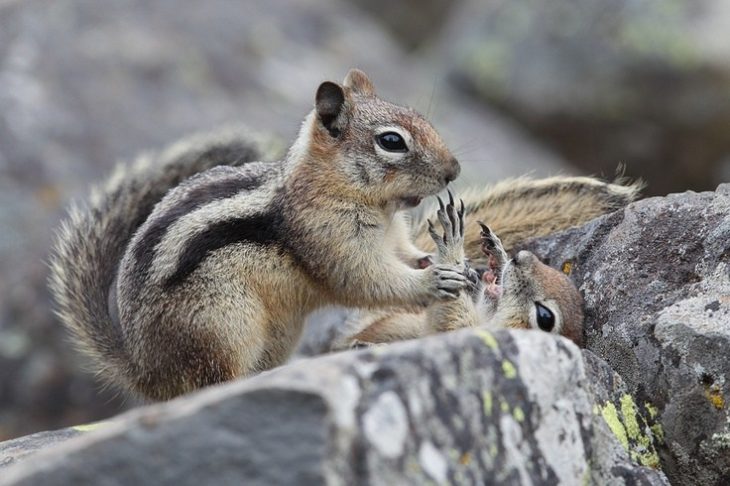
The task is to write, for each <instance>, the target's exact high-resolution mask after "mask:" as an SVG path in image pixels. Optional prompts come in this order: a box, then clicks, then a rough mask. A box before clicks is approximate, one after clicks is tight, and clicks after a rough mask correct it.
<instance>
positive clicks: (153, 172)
mask: <svg viewBox="0 0 730 486" xmlns="http://www.w3.org/2000/svg"><path fill="white" fill-rule="evenodd" d="M273 146H274V145H273V143H272V142H269V141H266V140H265V139H263V138H261V137H258V136H253V135H245V134H244V132H242V131H241V130H232V129H231V130H226V131H222V132H219V133H216V134H213V135H198V136H195V137H191V138H189V139H187V140H184V141H182V142H179V143H177V144H175V145H173V146H171V147H170V148H168V149H166V150H164V151H162V152H161V153H150V154H145V155H142V156H140V157H139V158H138V159H137V160H136V161H135V162H134V163H133V164H131V165H120V166H118V167H117V168H116V170H115V171H114V174H113V175H112V176H111V177H110V178H109V180H108V181H107V182H106V183H105V184H103V185H101V186H98V187H95V188H93V189H92V191H91V195H90V197H89V199H88V201H87V202H86V204H84V205H78V204H76V205H72V207H71V208H70V210H69V215H68V218H67V219H66V220H65V221H64V222H63V223H62V224H61V227H60V229H59V231H58V233H57V236H56V241H55V245H54V248H53V252H52V255H51V263H50V266H51V275H50V288H51V292H52V293H53V295H54V297H55V300H56V306H57V307H56V313H57V315H58V316H59V318H60V319H61V321H62V322H63V323H64V324H65V326H66V327H67V328H68V329H69V330H70V332H71V334H72V336H73V339H74V341H75V343H76V344H77V345H78V347H79V348H80V349H81V351H82V352H84V353H85V354H87V355H88V356H90V357H91V359H92V360H93V364H94V365H95V367H96V369H97V370H98V371H99V373H100V374H102V375H103V376H104V378H106V379H107V380H109V381H112V382H116V383H117V384H120V385H123V384H125V381H126V380H125V376H128V372H129V370H128V367H129V366H130V364H129V360H128V359H127V357H126V352H125V348H124V343H123V341H122V333H121V328H120V327H119V326H118V324H115V322H114V321H113V320H112V318H111V317H110V315H109V289H110V287H111V285H112V283H113V282H114V279H115V276H116V271H117V265H118V263H119V261H120V260H121V258H122V256H123V255H124V251H125V248H126V246H127V243H128V242H129V240H130V239H131V238H132V235H133V234H134V232H135V230H136V229H137V228H138V227H139V226H140V225H141V224H142V223H143V222H144V221H145V219H146V218H147V217H148V216H149V214H150V213H151V212H152V209H153V208H154V206H155V204H156V203H157V202H158V201H159V200H160V199H162V197H163V196H164V195H165V193H166V192H167V191H168V190H169V189H170V188H172V187H174V186H176V185H177V184H179V183H180V182H181V181H182V180H183V179H186V178H188V177H190V176H192V175H193V174H196V173H198V172H201V171H204V170H206V169H209V168H211V167H214V166H217V165H233V166H235V165H242V164H245V163H246V162H250V161H256V160H267V159H269V158H270V156H273V155H274V153H273V152H274V150H275V149H274V148H273Z"/></svg>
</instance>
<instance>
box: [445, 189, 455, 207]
mask: <svg viewBox="0 0 730 486" xmlns="http://www.w3.org/2000/svg"><path fill="white" fill-rule="evenodd" d="M446 192H448V193H449V204H450V205H452V206H453V205H454V195H453V194H452V192H451V190H448V191H446Z"/></svg>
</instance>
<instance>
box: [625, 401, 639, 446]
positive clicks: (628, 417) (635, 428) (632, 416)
mask: <svg viewBox="0 0 730 486" xmlns="http://www.w3.org/2000/svg"><path fill="white" fill-rule="evenodd" d="M620 402H621V415H623V418H624V427H625V428H626V434H627V435H628V436H629V438H630V439H634V440H636V439H638V438H639V435H641V431H640V430H639V422H638V421H637V420H636V406H635V405H634V399H633V398H632V397H631V395H629V394H628V393H625V394H624V395H622V396H621V399H620Z"/></svg>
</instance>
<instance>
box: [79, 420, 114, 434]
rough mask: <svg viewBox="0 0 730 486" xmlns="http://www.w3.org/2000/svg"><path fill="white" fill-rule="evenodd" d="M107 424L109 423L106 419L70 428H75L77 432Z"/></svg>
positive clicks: (87, 430)
mask: <svg viewBox="0 0 730 486" xmlns="http://www.w3.org/2000/svg"><path fill="white" fill-rule="evenodd" d="M108 424H109V422H108V421H102V422H92V423H90V424H81V425H75V426H73V427H71V428H72V429H73V430H76V431H77V432H91V431H92V430H96V429H98V428H101V427H104V426H105V425H108Z"/></svg>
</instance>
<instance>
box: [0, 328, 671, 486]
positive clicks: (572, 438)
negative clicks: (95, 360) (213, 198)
mask: <svg viewBox="0 0 730 486" xmlns="http://www.w3.org/2000/svg"><path fill="white" fill-rule="evenodd" d="M591 386H592V385H590V377H589V376H587V375H586V368H585V367H584V364H583V358H582V355H581V352H580V350H579V349H578V348H577V347H576V346H575V345H573V344H572V343H571V342H569V341H567V340H565V339H563V338H556V337H554V336H552V335H548V334H546V333H539V332H529V331H527V332H525V331H522V332H521V331H503V332H499V333H495V334H489V333H487V332H485V331H463V332H458V333H450V334H448V335H441V336H436V337H431V338H426V339H423V340H419V341H412V342H406V343H397V344H393V345H390V346H387V347H382V348H377V349H373V350H367V351H361V352H347V353H341V354H338V355H333V356H326V357H319V358H314V359H308V360H302V361H299V362H298V363H296V364H292V365H288V366H284V367H281V368H278V369H276V370H273V371H270V372H267V373H264V374H262V375H259V376H257V377H254V378H252V379H249V380H245V381H239V382H234V383H229V384H226V385H223V386H219V387H215V388H211V389H208V390H204V391H202V392H201V393H198V394H195V395H191V396H186V397H182V398H180V399H177V400H174V401H172V402H169V403H166V404H161V405H155V406H151V407H147V408H143V409H140V410H137V411H133V412H130V413H128V414H126V415H123V416H120V417H118V418H117V419H115V420H114V421H112V423H110V424H108V425H106V426H105V427H103V428H101V429H99V430H97V431H94V432H90V433H88V434H85V435H83V436H81V437H77V438H74V439H72V440H69V441H67V442H65V443H64V444H61V445H59V446H57V447H54V448H50V449H46V450H44V451H42V452H38V453H36V454H35V455H33V456H31V458H32V460H31V459H26V460H24V461H19V462H18V463H17V464H14V465H12V466H10V467H8V468H7V469H5V470H4V471H3V474H2V476H0V484H2V485H21V484H33V485H45V484H49V485H50V484H99V485H117V484H135V483H140V482H143V483H155V484H176V485H186V484H191V485H198V484H201V483H204V484H211V483H214V484H241V483H245V484H253V485H256V484H261V485H271V484H331V485H340V484H342V485H345V484H376V485H380V484H382V485H391V484H425V483H428V482H432V483H434V482H435V483H436V484H518V483H520V484H537V483H539V484H558V483H560V484H576V483H582V482H594V483H595V482H596V481H600V482H602V484H636V483H637V482H642V483H643V484H665V480H664V477H663V475H662V474H661V473H659V472H657V471H654V470H651V469H647V468H644V467H641V466H639V465H636V464H633V463H632V462H631V461H630V460H629V459H628V456H627V453H626V451H625V450H624V449H623V448H622V446H621V445H620V444H619V442H618V441H617V439H616V438H615V437H614V436H613V435H612V434H611V433H607V432H606V430H607V428H606V425H605V422H603V418H602V417H601V415H600V414H597V413H595V412H594V408H596V403H595V402H594V399H593V394H592V391H591Z"/></svg>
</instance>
